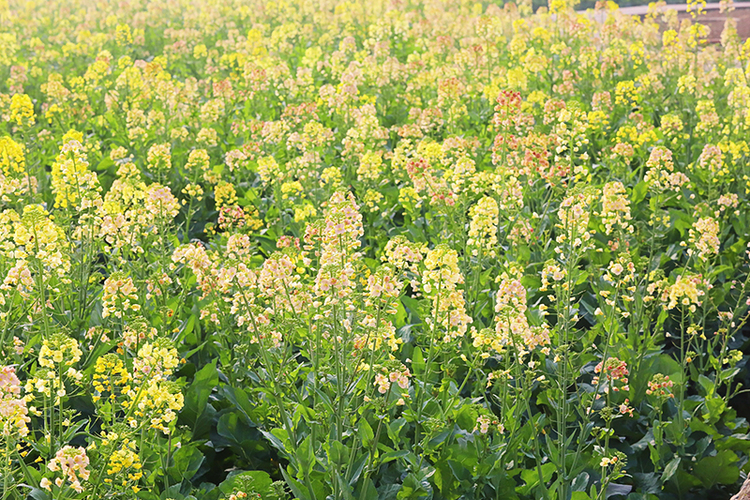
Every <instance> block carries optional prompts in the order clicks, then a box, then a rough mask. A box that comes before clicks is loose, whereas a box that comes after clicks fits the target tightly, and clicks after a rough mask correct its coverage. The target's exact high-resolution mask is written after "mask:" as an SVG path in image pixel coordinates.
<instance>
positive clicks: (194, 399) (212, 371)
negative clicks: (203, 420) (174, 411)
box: [180, 359, 219, 425]
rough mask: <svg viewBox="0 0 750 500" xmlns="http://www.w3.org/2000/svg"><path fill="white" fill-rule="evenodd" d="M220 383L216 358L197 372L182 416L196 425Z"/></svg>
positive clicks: (181, 413) (186, 398)
mask: <svg viewBox="0 0 750 500" xmlns="http://www.w3.org/2000/svg"><path fill="white" fill-rule="evenodd" d="M218 384H219V372H218V371H217V370H216V359H214V360H213V361H211V362H210V363H209V364H207V365H206V366H204V367H203V368H201V369H200V371H198V373H196V374H195V377H194V378H193V382H192V383H191V384H190V387H189V388H188V390H187V393H186V394H185V406H184V407H183V408H182V411H181V412H180V417H181V418H182V419H184V420H187V421H188V423H190V424H193V425H195V422H196V421H197V420H198V418H199V417H200V416H201V414H202V413H203V411H204V410H205V408H206V404H207V403H208V398H209V396H210V395H211V392H212V391H213V390H214V387H216V386H217V385H218Z"/></svg>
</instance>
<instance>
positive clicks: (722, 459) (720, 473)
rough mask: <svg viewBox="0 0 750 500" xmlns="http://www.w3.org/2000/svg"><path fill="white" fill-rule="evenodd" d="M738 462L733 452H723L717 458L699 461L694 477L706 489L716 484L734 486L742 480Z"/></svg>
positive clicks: (694, 469) (706, 458)
mask: <svg viewBox="0 0 750 500" xmlns="http://www.w3.org/2000/svg"><path fill="white" fill-rule="evenodd" d="M738 460H739V458H738V457H737V455H736V454H735V453H734V452H733V451H730V450H723V451H720V452H719V453H717V454H716V456H713V457H705V458H702V459H701V460H699V461H698V463H696V464H695V467H694V468H693V475H694V476H695V477H697V478H698V479H700V481H701V483H702V484H703V486H705V487H706V488H710V487H712V486H714V485H716V484H734V483H735V482H737V480H738V479H739V478H740V469H739V468H738V467H737V466H736V465H735V464H736V463H737V462H738Z"/></svg>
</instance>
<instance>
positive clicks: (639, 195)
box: [633, 181, 648, 205]
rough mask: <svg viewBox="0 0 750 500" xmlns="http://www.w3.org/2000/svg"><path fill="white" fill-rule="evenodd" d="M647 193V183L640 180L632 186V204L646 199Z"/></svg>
mask: <svg viewBox="0 0 750 500" xmlns="http://www.w3.org/2000/svg"><path fill="white" fill-rule="evenodd" d="M646 194H648V183H646V182H645V181H641V182H639V183H638V184H636V185H635V187H634V188H633V205H637V204H639V203H640V202H642V201H643V200H645V199H646Z"/></svg>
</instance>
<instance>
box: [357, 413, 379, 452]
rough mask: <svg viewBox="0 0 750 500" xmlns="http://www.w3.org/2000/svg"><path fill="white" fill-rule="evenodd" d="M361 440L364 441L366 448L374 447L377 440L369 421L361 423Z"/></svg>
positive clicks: (365, 420)
mask: <svg viewBox="0 0 750 500" xmlns="http://www.w3.org/2000/svg"><path fill="white" fill-rule="evenodd" d="M358 432H359V438H360V439H361V440H362V444H363V445H364V447H365V448H369V447H371V446H372V441H373V439H375V433H374V432H373V431H372V427H371V426H370V423H369V422H368V421H367V419H364V418H363V419H362V420H360V421H359V430H358Z"/></svg>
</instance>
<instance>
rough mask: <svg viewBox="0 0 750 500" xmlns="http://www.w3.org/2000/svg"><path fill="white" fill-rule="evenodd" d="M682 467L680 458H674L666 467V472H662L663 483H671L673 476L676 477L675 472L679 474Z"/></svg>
mask: <svg viewBox="0 0 750 500" xmlns="http://www.w3.org/2000/svg"><path fill="white" fill-rule="evenodd" d="M679 466H680V457H674V458H673V459H672V460H671V461H670V462H669V463H668V464H667V466H666V467H664V472H662V475H661V482H662V483H666V482H667V481H669V480H670V479H671V478H672V476H674V474H675V472H677V467H679Z"/></svg>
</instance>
